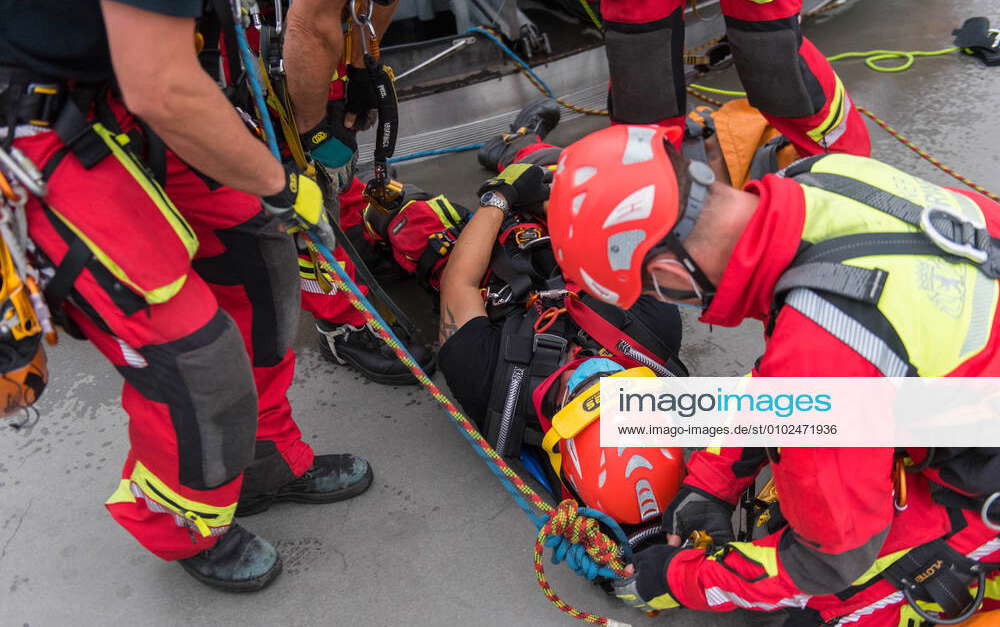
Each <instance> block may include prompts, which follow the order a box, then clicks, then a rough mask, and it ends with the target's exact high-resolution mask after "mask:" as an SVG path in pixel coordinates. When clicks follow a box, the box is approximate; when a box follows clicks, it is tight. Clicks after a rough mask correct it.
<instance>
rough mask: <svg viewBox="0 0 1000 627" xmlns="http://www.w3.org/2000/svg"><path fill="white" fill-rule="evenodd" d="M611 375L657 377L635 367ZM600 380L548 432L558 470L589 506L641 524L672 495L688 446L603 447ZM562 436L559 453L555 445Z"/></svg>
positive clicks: (657, 512)
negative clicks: (553, 445) (683, 447)
mask: <svg viewBox="0 0 1000 627" xmlns="http://www.w3.org/2000/svg"><path fill="white" fill-rule="evenodd" d="M610 376H612V377H655V376H656V375H655V374H654V373H653V371H652V370H650V369H649V368H632V369H630V370H622V371H620V372H616V373H614V374H612V375H610ZM600 391H601V385H600V380H599V379H598V380H595V381H594V382H593V383H591V384H590V385H587V386H586V387H585V389H584V390H583V391H582V392H580V393H579V394H577V395H575V396H574V397H573V398H572V399H571V400H570V401H569V402H568V403H566V405H565V406H563V408H562V409H560V410H559V412H558V413H557V414H556V415H555V416H553V418H552V431H551V432H552V434H553V435H552V436H550V435H549V434H546V437H545V440H546V442H543V446H545V445H546V444H549V447H548V448H549V449H550V452H549V457H550V460H551V461H552V462H553V466H554V467H555V469H556V472H559V473H560V476H561V478H562V480H563V481H564V482H565V483H566V484H567V485H569V487H571V488H572V489H573V491H574V492H575V493H576V495H577V496H578V497H579V498H580V500H581V501H582V502H583V503H584V504H585V505H586V506H587V507H593V508H594V509H598V510H600V511H602V512H604V513H605V514H607V515H609V516H611V517H612V518H614V519H615V520H616V521H618V522H620V523H626V524H638V523H642V522H647V521H650V520H654V519H656V518H657V517H658V516H659V515H660V514H661V512H662V511H663V508H665V507H666V506H667V505H668V504H669V503H670V501H672V500H673V498H674V496H675V495H676V494H677V490H678V489H679V488H680V484H681V481H682V480H683V478H684V451H683V449H681V448H678V447H669V448H644V447H628V448H611V447H609V448H602V447H601V425H600V404H601V400H600ZM557 438H558V442H559V453H558V454H553V452H552V451H551V448H552V447H551V445H552V444H554V442H555V441H556V439H557Z"/></svg>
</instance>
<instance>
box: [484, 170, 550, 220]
mask: <svg viewBox="0 0 1000 627" xmlns="http://www.w3.org/2000/svg"><path fill="white" fill-rule="evenodd" d="M545 174H546V171H545V169H544V168H541V167H539V166H537V165H533V164H530V163H512V164H511V165H509V166H507V167H506V168H504V169H503V172H501V173H500V174H498V175H497V176H494V177H493V178H491V179H487V180H486V182H485V183H483V184H482V185H481V186H480V187H479V192H478V193H479V195H480V196H482V195H483V194H485V193H486V192H498V193H500V194H502V195H503V197H504V198H505V199H506V200H507V204H508V205H510V210H511V211H512V212H514V213H518V214H521V215H522V216H524V217H526V218H544V217H545V201H546V200H548V199H549V186H548V185H546V184H545Z"/></svg>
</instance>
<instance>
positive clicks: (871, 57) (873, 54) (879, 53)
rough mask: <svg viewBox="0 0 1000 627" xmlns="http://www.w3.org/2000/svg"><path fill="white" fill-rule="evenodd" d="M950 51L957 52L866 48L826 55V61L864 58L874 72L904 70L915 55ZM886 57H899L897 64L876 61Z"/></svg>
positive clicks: (933, 55) (951, 49)
mask: <svg viewBox="0 0 1000 627" xmlns="http://www.w3.org/2000/svg"><path fill="white" fill-rule="evenodd" d="M951 52H958V48H943V49H941V50H868V51H866V52H842V53H840V54H835V55H833V56H832V57H827V58H826V59H827V61H831V62H833V61H840V60H842V59H859V58H860V59H864V60H865V65H866V66H868V69H871V70H875V71H876V72H905V71H906V70H908V69H910V67H911V66H913V64H914V63H915V62H916V60H917V57H937V56H940V55H943V54H949V53H951ZM887 59H900V60H901V61H902V63H900V64H899V65H891V66H890V65H879V64H878V61H885V60H887Z"/></svg>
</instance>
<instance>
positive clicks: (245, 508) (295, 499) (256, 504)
mask: <svg viewBox="0 0 1000 627" xmlns="http://www.w3.org/2000/svg"><path fill="white" fill-rule="evenodd" d="M374 480H375V471H373V470H372V467H371V466H368V472H366V473H365V476H364V478H363V479H362V480H361V481H358V482H357V483H355V484H353V485H350V486H348V487H346V488H344V489H342V490H335V491H333V492H320V493H315V492H312V493H295V492H289V493H287V494H275V495H274V496H261V497H258V500H254V501H252V502H250V503H247V504H246V505H244V504H243V503H240V504H238V505H237V506H236V515H237V516H239V517H240V518H246V517H247V516H254V515H256V514H261V513H263V512H266V511H267V510H269V509H271V506H272V505H275V504H276V503H305V504H307V505H322V504H324V503H336V502H338V501H346V500H347V499H350V498H354V497H355V496H358V495H359V494H363V493H364V492H365V491H367V490H368V488H369V487H371V485H372V481H374Z"/></svg>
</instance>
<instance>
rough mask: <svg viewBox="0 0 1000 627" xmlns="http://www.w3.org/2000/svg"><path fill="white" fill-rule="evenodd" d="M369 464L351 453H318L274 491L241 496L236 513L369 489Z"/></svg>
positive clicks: (346, 495) (247, 513) (248, 513)
mask: <svg viewBox="0 0 1000 627" xmlns="http://www.w3.org/2000/svg"><path fill="white" fill-rule="evenodd" d="M374 476H375V475H374V473H373V472H372V467H371V466H370V465H369V464H368V461H367V460H366V459H364V458H363V457H356V456H354V455H348V454H341V455H317V456H316V457H315V459H314V460H313V465H312V468H310V469H309V470H307V471H305V472H304V473H303V474H302V475H301V476H299V477H296V478H294V479H292V480H291V481H289V482H288V483H286V484H285V485H283V486H281V487H280V488H278V489H277V490H275V491H274V492H270V493H267V494H258V495H254V496H241V497H240V502H239V504H238V505H237V506H236V515H237V516H253V515H254V514H259V513H261V512H264V511H267V510H268V509H269V508H270V507H271V505H273V504H275V503H282V502H288V503H312V504H317V503H336V502H337V501H343V500H346V499H349V498H351V497H354V496H357V495H359V494H361V493H362V492H364V491H365V490H367V489H368V487H369V486H370V485H371V484H372V479H373V478H374Z"/></svg>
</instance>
